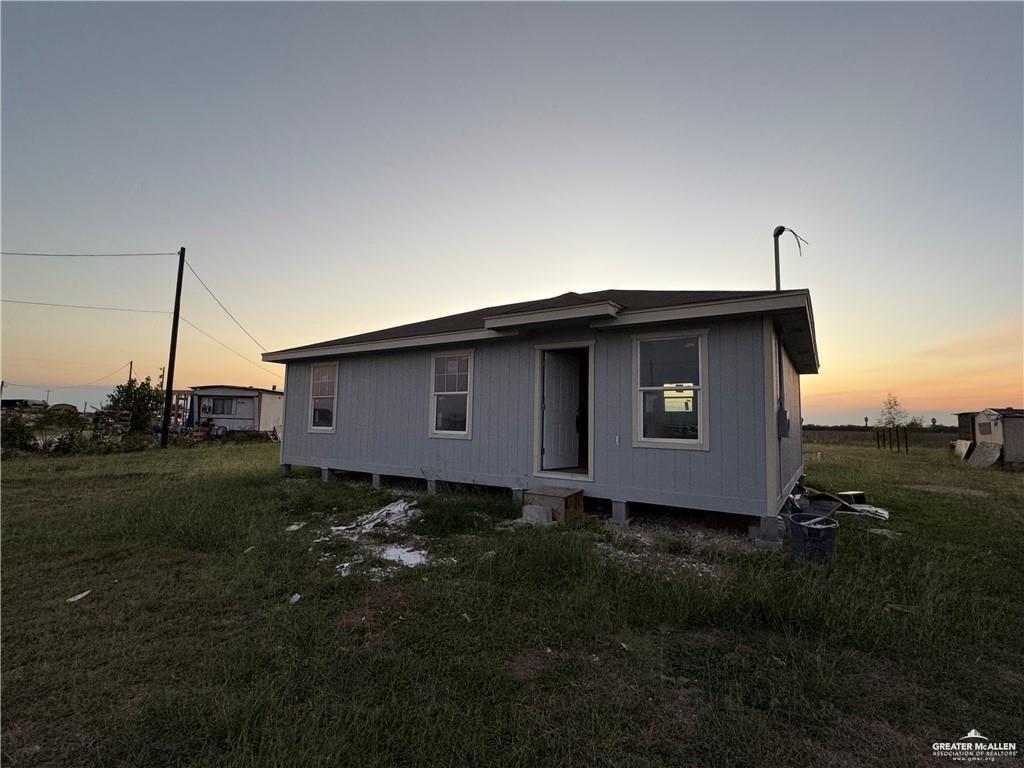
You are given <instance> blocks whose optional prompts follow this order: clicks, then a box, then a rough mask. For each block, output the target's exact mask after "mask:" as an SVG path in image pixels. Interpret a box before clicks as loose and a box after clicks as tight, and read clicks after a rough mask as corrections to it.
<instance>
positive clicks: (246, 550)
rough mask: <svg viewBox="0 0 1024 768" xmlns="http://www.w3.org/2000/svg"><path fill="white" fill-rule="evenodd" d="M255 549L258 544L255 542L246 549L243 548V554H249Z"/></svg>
mask: <svg viewBox="0 0 1024 768" xmlns="http://www.w3.org/2000/svg"><path fill="white" fill-rule="evenodd" d="M254 549H256V545H255V544H254V545H253V546H251V547H246V548H245V549H243V550H242V554H243V555H248V554H249V553H250V552H252V551H253V550H254Z"/></svg>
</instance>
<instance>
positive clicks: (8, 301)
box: [0, 299, 171, 315]
mask: <svg viewBox="0 0 1024 768" xmlns="http://www.w3.org/2000/svg"><path fill="white" fill-rule="evenodd" d="M0 301H2V302H3V303H4V304H32V305H34V306H37V307H66V308H68V309H99V310H103V311H105V312H145V313H146V314H151V315H169V314H171V313H170V312H168V311H167V310H164V309H133V308H129V307H93V306H89V305H86V304H56V303H53V302H49V301H23V300H21V299H0Z"/></svg>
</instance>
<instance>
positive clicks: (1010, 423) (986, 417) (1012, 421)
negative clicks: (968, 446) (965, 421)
mask: <svg viewBox="0 0 1024 768" xmlns="http://www.w3.org/2000/svg"><path fill="white" fill-rule="evenodd" d="M974 423H975V440H976V442H977V443H978V444H979V445H981V444H983V443H989V444H992V445H997V446H1002V456H1001V458H1002V460H1003V464H1005V465H1007V466H1010V467H1017V466H1022V465H1024V409H1021V408H986V409H985V410H983V411H979V412H978V414H977V415H976V416H975V418H974Z"/></svg>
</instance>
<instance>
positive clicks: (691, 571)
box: [597, 520, 754, 578]
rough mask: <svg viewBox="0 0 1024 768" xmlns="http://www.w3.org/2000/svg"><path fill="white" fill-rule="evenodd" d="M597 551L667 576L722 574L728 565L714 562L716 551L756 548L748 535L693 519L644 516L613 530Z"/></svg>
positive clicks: (615, 559)
mask: <svg viewBox="0 0 1024 768" xmlns="http://www.w3.org/2000/svg"><path fill="white" fill-rule="evenodd" d="M597 549H598V551H600V552H601V553H602V554H604V555H605V556H606V557H608V558H609V559H611V560H613V561H615V562H617V563H619V564H620V565H622V566H624V567H626V568H628V569H630V570H637V571H642V570H651V571H655V572H658V573H662V574H665V575H666V576H682V575H687V574H688V575H691V576H697V577H700V578H723V577H725V576H727V575H728V569H727V567H726V566H725V565H724V564H723V563H720V562H713V557H714V556H715V555H716V553H735V552H753V551H754V550H753V547H752V545H751V544H750V542H749V541H748V540H747V539H746V537H742V538H741V537H739V536H736V535H735V534H732V533H729V532H722V531H720V530H715V529H706V528H705V529H702V528H700V527H699V526H698V525H696V524H694V523H690V522H678V523H676V524H671V523H668V524H666V523H664V522H662V521H658V522H653V521H648V520H641V521H639V522H638V523H637V524H634V525H631V526H630V527H629V528H619V529H615V530H613V532H612V541H611V543H604V542H602V543H599V544H598V545H597Z"/></svg>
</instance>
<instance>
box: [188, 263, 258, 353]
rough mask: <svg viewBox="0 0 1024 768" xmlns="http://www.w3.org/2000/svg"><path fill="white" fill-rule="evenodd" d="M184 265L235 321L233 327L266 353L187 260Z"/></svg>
mask: <svg viewBox="0 0 1024 768" xmlns="http://www.w3.org/2000/svg"><path fill="white" fill-rule="evenodd" d="M185 265H186V266H187V267H188V269H189V271H190V272H191V273H192V274H193V275H195V278H196V280H198V281H199V284H200V285H202V286H203V288H205V289H206V292H207V293H208V294H210V296H212V297H213V300H214V301H216V302H217V304H219V305H220V308H221V309H223V310H224V312H225V313H226V314H227V316H228V317H230V318H231V319H232V320H234V321H235V325H237V326H238V327H239V328H241V329H242V333H244V334H245V335H246V336H248V337H249V338H250V339H252V341H253V343H254V344H255V345H256V346H257V347H259V348H260V349H262V350H263V351H264V352H266V351H267V348H266V347H264V346H263V345H262V344H260V343H259V342H258V341H256V337H255V336H253V335H252V334H251V333H249V331H247V330H246V329H245V326H244V325H242V324H241V323H240V322H238V318H237V317H235V316H234V315H232V314H231V310H229V309H228V308H227V307H225V306H224V302H222V301H221V300H220V299H218V298H217V294H215V293H214V292H213V291H212V290H210V286H208V285H207V284H206V283H205V282H203V278H201V277H200V276H199V273H198V272H196V270H195V268H194V267H193V266H192V265H191V264H190V263H189V262H188V260H187V259H186V260H185ZM190 325H191V323H190Z"/></svg>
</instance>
